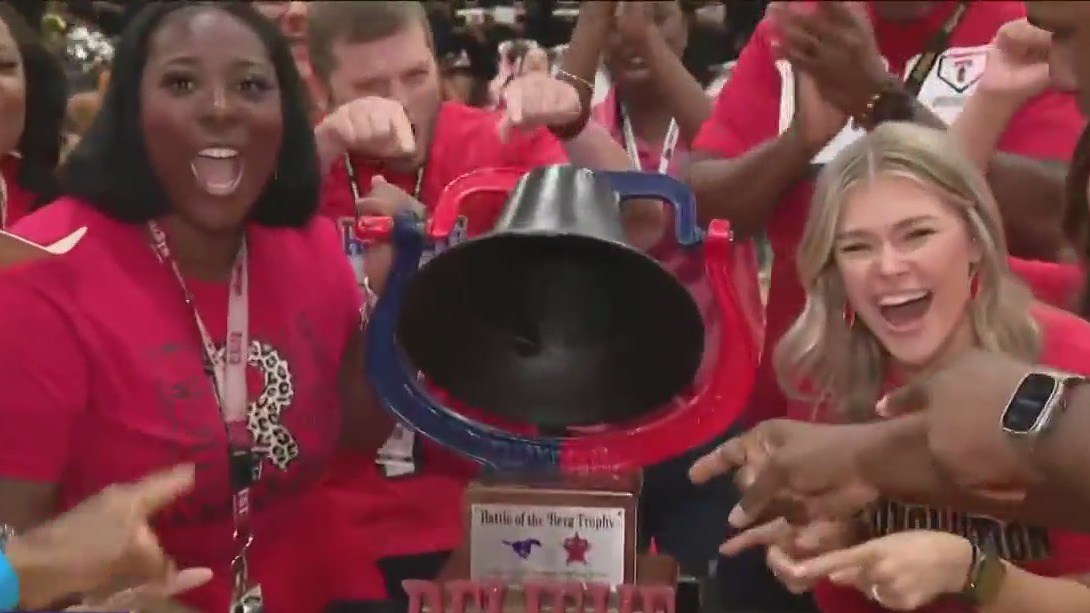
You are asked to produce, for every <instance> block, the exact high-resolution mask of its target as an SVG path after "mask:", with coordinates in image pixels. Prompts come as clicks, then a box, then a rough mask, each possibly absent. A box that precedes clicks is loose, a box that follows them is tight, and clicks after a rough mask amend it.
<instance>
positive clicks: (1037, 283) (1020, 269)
mask: <svg viewBox="0 0 1090 613" xmlns="http://www.w3.org/2000/svg"><path fill="white" fill-rule="evenodd" d="M1007 262H1008V263H1009V264H1010V267H1011V272H1013V273H1014V274H1016V275H1018V276H1019V277H1021V279H1022V281H1023V282H1025V284H1026V285H1027V286H1028V287H1029V289H1030V290H1031V291H1033V295H1034V297H1036V298H1037V299H1038V300H1040V301H1041V302H1045V303H1047V304H1051V305H1052V306H1054V307H1059V308H1061V309H1067V310H1074V309H1075V308H1076V307H1077V306H1078V301H1079V296H1080V295H1081V292H1082V285H1083V280H1084V279H1085V276H1086V272H1085V270H1083V267H1082V266H1079V265H1077V264H1066V263H1060V262H1040V261H1037V260H1023V259H1020V258H1008V259H1007Z"/></svg>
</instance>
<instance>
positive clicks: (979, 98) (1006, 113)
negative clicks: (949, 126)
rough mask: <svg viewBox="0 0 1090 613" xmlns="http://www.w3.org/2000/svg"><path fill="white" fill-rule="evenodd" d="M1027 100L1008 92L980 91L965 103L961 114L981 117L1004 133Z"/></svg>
mask: <svg viewBox="0 0 1090 613" xmlns="http://www.w3.org/2000/svg"><path fill="white" fill-rule="evenodd" d="M1026 100H1027V98H1025V97H1023V96H1018V95H1014V94H1010V93H1006V92H987V91H983V90H979V89H978V90H977V91H976V92H974V93H973V95H971V96H969V99H968V100H966V101H965V107H964V108H963V109H962V111H961V114H962V115H965V114H966V113H969V114H970V115H969V116H970V117H972V116H979V117H980V118H981V119H982V120H983V121H985V122H986V123H988V124H989V125H992V126H994V127H995V128H996V129H997V130H998V131H1000V132H1002V131H1003V130H1004V129H1005V128H1006V127H1007V124H1008V123H1010V120H1011V118H1013V117H1014V115H1015V114H1016V113H1017V112H1018V109H1020V108H1022V105H1024V104H1025V103H1026ZM955 121H956V120H955Z"/></svg>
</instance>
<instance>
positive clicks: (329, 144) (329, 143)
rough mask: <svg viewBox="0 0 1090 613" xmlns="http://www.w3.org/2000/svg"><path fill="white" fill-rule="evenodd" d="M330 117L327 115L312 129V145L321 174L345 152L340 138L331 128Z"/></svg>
mask: <svg viewBox="0 0 1090 613" xmlns="http://www.w3.org/2000/svg"><path fill="white" fill-rule="evenodd" d="M330 117H331V115H327V116H326V118H325V119H323V120H322V121H321V122H320V123H319V124H318V126H317V127H316V128H314V145H315V149H316V150H317V152H318V162H319V164H321V168H322V172H323V173H324V172H326V171H327V170H329V167H330V165H332V164H333V161H334V160H335V159H336V158H337V156H339V155H341V154H343V153H344V152H345V147H344V143H342V142H341V138H340V136H339V135H338V134H337V131H336V130H335V129H334V128H333V126H332V124H331V122H330V119H329V118H330Z"/></svg>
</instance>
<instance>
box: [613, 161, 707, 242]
mask: <svg viewBox="0 0 1090 613" xmlns="http://www.w3.org/2000/svg"><path fill="white" fill-rule="evenodd" d="M594 174H596V175H601V176H604V177H606V178H608V179H609V180H610V182H611V183H612V184H613V191H615V192H617V196H618V197H620V199H621V203H622V204H623V203H624V202H625V201H627V200H632V199H634V198H657V199H659V200H665V201H666V202H668V203H670V206H672V207H674V220H675V221H674V234H675V235H676V236H677V242H678V244H679V245H681V246H683V247H692V246H694V245H697V244H699V243H700V241H701V240H703V232H702V231H701V229H700V224H699V223H698V222H697V219H696V199H695V198H694V197H693V192H692V191H691V190H690V189H689V187H688V186H687V185H685V184H684V183H682V182H681V181H678V180H677V179H675V178H673V177H671V176H668V175H664V174H659V173H652V172H637V171H634V170H632V171H628V170H623V171H622V170H608V171H596V172H595V173H594Z"/></svg>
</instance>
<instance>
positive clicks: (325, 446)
mask: <svg viewBox="0 0 1090 613" xmlns="http://www.w3.org/2000/svg"><path fill="white" fill-rule="evenodd" d="M81 227H86V228H87V229H88V231H87V234H86V235H85V236H84V237H83V239H82V241H81V243H80V244H79V245H78V246H77V247H76V248H75V249H74V250H73V251H72V252H70V253H69V254H68V255H65V256H60V257H55V258H50V259H46V260H41V261H38V262H35V263H33V264H30V265H27V266H24V267H21V268H17V269H12V270H9V271H7V272H6V273H5V274H4V275H2V276H0V304H3V305H4V317H3V318H0V388H2V389H3V390H4V402H3V403H2V404H0V475H2V476H3V477H4V478H10V479H18V480H25V481H37V482H50V483H56V484H57V486H58V488H59V498H60V506H61V508H68V507H70V506H72V505H73V504H75V503H77V502H79V501H80V500H82V499H84V498H86V497H87V496H88V495H90V494H92V493H94V492H97V491H98V490H101V489H102V488H103V487H105V486H107V485H110V484H112V483H117V482H122V481H128V480H132V479H136V478H139V477H141V476H143V475H145V474H147V473H149V472H151V471H154V470H156V469H160V468H163V467H167V466H171V465H174V464H178V463H183V462H186V463H193V464H195V465H196V467H197V484H196V488H195V490H194V491H193V492H192V493H191V494H189V495H188V496H186V497H185V498H184V499H183V500H182V501H180V502H179V503H177V504H176V505H174V506H173V507H171V508H170V509H168V510H167V511H165V512H164V513H163V514H162V515H161V516H160V517H158V518H157V519H156V530H157V533H158V534H159V536H160V538H161V539H162V542H163V545H164V547H165V548H166V550H167V552H168V553H169V554H170V555H171V556H172V557H173V558H174V559H175V560H176V561H177V562H178V564H179V565H180V566H181V567H192V566H207V567H210V568H212V570H213V571H214V573H215V578H214V579H213V580H212V582H211V583H209V584H208V585H206V586H203V587H201V588H199V589H197V590H195V591H193V592H192V593H190V594H187V595H185V596H184V597H183V599H184V600H185V601H187V602H188V603H189V604H191V605H192V606H196V607H197V608H199V609H200V610H202V611H226V610H227V608H228V599H229V591H230V585H231V574H230V573H229V571H228V563H229V561H230V559H231V557H232V555H233V554H234V552H235V551H234V547H233V541H232V536H231V533H232V519H231V511H230V499H231V496H230V491H229V487H228V473H227V464H226V454H227V451H226V437H225V432H224V426H223V423H222V420H221V418H220V413H219V409H218V406H217V403H216V401H215V397H214V393H213V388H212V385H211V383H210V381H209V379H208V377H207V376H206V375H205V372H204V369H203V367H202V349H201V344H200V336H199V334H198V332H197V328H196V325H195V323H194V319H193V317H192V314H191V311H190V309H189V307H187V306H186V304H185V302H184V300H183V294H182V290H181V288H180V287H179V285H178V283H177V281H176V279H175V277H174V276H173V275H172V273H171V272H170V270H169V268H168V267H167V266H165V265H163V264H161V263H160V262H159V261H158V259H157V258H156V256H155V254H154V252H153V251H152V249H151V247H150V245H149V242H148V237H147V231H146V229H145V228H144V227H143V226H141V225H132V224H124V223H121V222H118V221H115V220H113V219H110V218H108V217H106V216H104V215H102V214H101V213H99V212H98V211H96V210H94V209H93V208H91V207H90V206H88V205H87V204H85V203H82V202H80V201H77V200H74V199H69V198H64V199H61V200H58V201H56V202H54V203H52V204H51V205H49V206H47V207H45V208H44V209H42V210H39V211H37V212H35V213H32V214H31V215H29V216H28V217H25V218H24V219H23V220H21V221H20V222H19V223H18V224H16V226H15V227H14V232H15V233H17V234H19V235H21V236H24V237H27V238H29V239H32V240H35V241H37V242H41V243H48V242H51V241H53V240H55V239H57V238H59V237H62V236H65V235H68V234H70V233H71V232H72V231H74V230H76V229H78V228H81ZM247 238H248V246H249V253H250V259H249V268H248V270H249V287H250V290H249V296H250V298H249V300H250V310H249V330H250V347H249V369H248V372H247V377H248V383H249V388H250V389H249V398H250V404H249V407H248V409H249V411H250V415H251V417H252V416H253V415H254V413H260V414H262V415H263V417H264V419H263V420H261V426H259V427H258V428H260V429H259V430H258V431H256V432H255V431H253V430H252V431H251V432H252V434H255V435H261V440H263V441H265V442H266V443H265V444H262V443H260V442H259V443H258V445H259V446H258V448H257V451H258V453H259V456H260V458H261V460H262V463H261V478H260V480H259V481H258V483H257V485H256V486H255V487H254V490H253V493H252V496H253V498H252V504H253V508H254V511H253V516H252V522H253V523H252V528H253V534H254V539H255V540H254V545H253V548H252V549H251V553H250V557H249V560H250V568H251V576H252V577H254V578H255V579H256V580H257V581H258V582H260V583H261V585H262V589H263V592H264V598H265V601H266V611H269V612H270V613H307V612H317V611H319V610H321V607H322V606H324V605H325V600H326V598H325V594H324V593H323V583H322V581H323V579H324V573H323V567H322V563H323V562H324V561H325V560H324V558H325V556H323V555H321V553H322V549H323V547H324V544H325V542H326V541H327V539H328V536H327V535H325V534H323V533H322V532H321V530H320V529H321V528H322V527H323V525H324V523H323V521H322V519H321V507H320V506H319V505H317V504H315V503H314V501H313V499H312V497H311V493H310V492H311V491H312V490H313V489H314V488H313V486H314V485H315V484H316V483H317V482H318V478H319V477H320V476H321V474H322V473H324V471H325V470H326V468H327V465H328V463H329V461H330V458H331V457H332V455H333V452H334V449H335V447H336V444H337V439H338V435H339V430H340V420H341V415H340V410H341V409H340V400H339V396H338V393H337V391H336V390H337V385H336V380H335V377H336V374H337V372H338V365H339V363H340V360H341V356H342V354H343V353H344V351H345V348H346V347H347V343H348V342H350V339H353V338H355V335H356V334H358V326H359V306H360V304H359V292H358V290H357V288H356V284H355V280H354V276H353V273H352V270H351V268H350V267H349V265H348V264H347V262H346V261H345V259H344V257H343V256H342V255H341V253H340V248H339V241H338V238H337V234H336V231H335V229H334V227H333V225H332V224H331V223H329V221H328V220H327V219H325V218H316V219H315V220H314V221H313V222H311V223H310V224H309V225H308V226H307V227H305V228H302V229H276V228H265V227H260V226H256V225H255V226H251V227H250V228H249V229H248V231H247ZM188 285H189V288H190V290H191V291H192V292H193V294H194V297H195V303H196V308H197V309H198V311H199V312H200V314H201V317H202V319H203V321H204V323H205V325H207V326H208V328H209V333H210V334H211V336H212V337H213V339H214V340H215V341H216V342H217V343H222V341H223V337H224V336H225V333H226V331H225V328H226V313H227V284H226V283H222V284H215V283H202V282H197V281H195V280H189V281H188ZM220 346H221V347H222V344H221V345H220Z"/></svg>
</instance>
